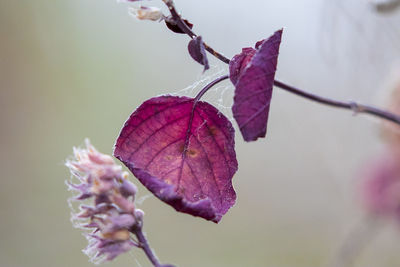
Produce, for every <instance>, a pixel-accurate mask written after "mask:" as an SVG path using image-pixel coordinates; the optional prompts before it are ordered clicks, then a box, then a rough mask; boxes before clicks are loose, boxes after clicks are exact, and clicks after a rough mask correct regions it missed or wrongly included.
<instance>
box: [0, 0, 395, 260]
mask: <svg viewBox="0 0 400 267" xmlns="http://www.w3.org/2000/svg"><path fill="white" fill-rule="evenodd" d="M145 4H149V5H156V6H159V7H162V4H161V1H150V2H146V3H145ZM176 4H177V6H178V9H179V10H180V11H181V12H182V14H183V16H184V17H186V18H189V19H190V21H191V22H192V23H193V24H194V25H195V27H194V30H195V31H196V32H197V33H199V34H201V35H202V36H203V38H204V39H205V40H206V41H207V42H208V43H209V44H210V45H211V46H213V47H214V48H215V49H216V50H218V51H223V53H224V54H225V55H227V56H229V57H231V56H233V55H234V54H235V53H238V52H239V51H240V49H241V47H244V46H252V45H253V44H254V43H255V42H256V41H258V40H260V39H263V38H265V37H268V36H269V35H270V34H272V33H273V32H274V31H275V30H277V29H280V28H282V27H283V28H284V38H283V43H282V46H281V55H280V59H279V65H278V69H279V70H278V72H277V78H278V79H280V80H283V81H286V82H287V83H289V84H293V85H296V86H297V87H299V88H303V89H306V90H308V91H311V92H314V93H317V94H320V95H323V96H329V97H332V98H336V99H342V100H359V101H361V102H363V103H369V104H375V105H378V106H382V105H383V100H382V99H384V96H385V95H387V91H388V90H389V89H390V84H391V82H392V81H393V79H395V78H396V75H397V76H400V69H399V61H400V60H399V56H400V26H399V25H400V10H399V11H397V12H396V11H394V12H391V13H384V14H382V13H377V12H376V11H375V10H374V9H373V8H372V4H371V1H364V0H363V1H360V0H297V1H292V0H279V1H277V0H276V1H272V0H268V1H265V0H247V1H237V0H229V1H221V0H220V1H211V0H202V1H194V0H191V1H189V0H186V1H184V0H176ZM128 7H129V4H126V3H117V2H116V1H114V0H68V1H61V0H53V1H48V0H35V1H28V0H19V1H11V0H0V111H1V112H0V133H1V139H0V148H1V152H0V170H1V180H0V266H4V267H39V266H40V267H41V266H57V267H67V266H82V267H84V266H93V264H92V263H90V262H88V258H87V256H86V255H84V254H83V253H82V252H81V250H82V249H83V248H84V247H85V246H86V240H85V238H84V237H83V236H82V235H81V231H80V230H78V229H74V228H73V227H72V225H71V222H70V219H69V217H70V210H69V207H68V205H67V198H68V197H70V192H68V191H67V189H66V186H65V184H64V182H65V180H66V179H67V178H68V177H69V173H68V171H67V169H66V168H65V167H64V166H63V164H64V162H65V159H66V157H67V156H68V155H70V154H71V153H72V146H76V145H82V144H83V140H84V138H85V137H89V138H90V139H91V141H92V143H93V144H94V145H95V146H97V147H98V149H99V150H100V151H102V152H105V153H111V152H112V147H113V144H114V140H115V139H116V137H117V136H118V133H119V130H120V128H121V127H122V125H123V123H124V121H125V120H126V119H127V117H128V116H129V114H130V113H131V112H132V111H133V110H134V109H135V108H136V107H137V106H138V105H139V104H140V103H141V102H143V101H144V100H146V99H147V98H150V97H152V96H154V95H159V94H165V93H180V94H188V95H193V94H194V93H195V92H196V90H199V89H200V88H199V87H195V85H196V82H197V81H202V82H200V83H197V84H199V86H201V84H204V82H205V81H207V80H209V79H211V78H213V77H215V76H216V75H217V74H221V73H226V70H227V67H226V66H225V65H223V64H221V63H219V62H218V61H216V60H215V59H213V58H211V57H210V61H211V64H212V69H211V71H208V72H207V73H206V74H204V75H203V74H202V68H201V66H200V65H198V64H197V63H196V62H194V61H193V60H191V58H190V57H189V55H188V54H187V52H186V45H187V42H188V37H186V36H183V35H176V34H173V33H172V32H170V31H168V30H166V28H165V26H164V25H163V23H156V22H141V21H137V20H136V19H134V18H132V17H131V16H129V15H128V11H127V10H128ZM396 71H397V72H396ZM232 92H233V87H232V86H230V85H229V83H228V82H225V83H223V84H221V86H219V87H218V88H216V89H214V90H213V91H211V92H210V93H209V94H208V95H207V99H208V100H209V101H211V103H213V104H214V105H217V106H220V107H221V110H222V111H223V112H224V113H225V114H226V115H227V116H228V117H230V118H232V115H231V113H230V111H229V108H224V107H223V106H229V104H230V102H231V101H230V99H231V97H232ZM235 127H236V125H235ZM378 128H379V122H378V121H377V120H375V119H371V118H368V117H366V116H362V115H359V116H353V115H352V114H351V112H349V111H341V110H334V109H331V108H329V107H324V106H321V105H318V104H314V103H311V102H309V101H306V100H304V99H301V98H298V97H296V96H294V95H291V94H288V93H286V92H284V91H281V90H280V89H276V90H275V91H274V95H273V102H272V106H271V111H270V122H269V132H268V137H267V138H266V139H262V140H260V141H258V142H257V143H250V144H245V143H244V142H243V141H242V138H241V136H240V135H239V134H237V141H236V142H237V148H236V149H237V155H238V161H239V171H238V173H237V174H236V175H235V176H234V180H233V182H234V186H235V189H236V191H237V194H238V200H237V204H236V205H235V206H234V207H233V208H232V209H231V210H230V211H229V212H228V213H227V215H225V217H224V218H223V220H222V221H221V223H220V224H218V225H216V224H214V223H210V222H206V221H204V220H202V219H199V218H194V217H191V216H189V215H185V214H180V213H176V212H175V211H174V210H173V209H172V208H171V207H169V206H167V205H165V204H163V203H161V202H160V201H159V200H157V199H156V198H154V197H153V196H151V195H150V194H149V192H148V191H147V190H146V189H145V188H143V187H140V197H142V198H144V200H143V201H142V204H140V207H141V208H142V209H144V210H145V212H146V216H145V230H146V232H147V235H148V238H149V240H150V242H151V244H152V246H153V248H154V249H155V250H156V252H157V255H158V256H159V257H160V258H161V260H162V262H166V263H174V264H176V265H178V266H190V267H192V266H193V267H197V266H210V267H212V266H221V267H223V266H230V267H233V266H238V267H239V266H254V267H258V266H260V267H261V266H271V267H272V266H276V267H294V266H295V267H302V266H304V267H306V266H307V267H309V266H326V265H327V264H328V263H329V262H330V261H331V259H332V257H333V255H334V254H335V251H337V248H338V247H339V246H340V244H341V242H342V240H343V239H345V237H346V235H347V234H348V233H349V232H350V231H351V229H353V228H354V227H357V225H358V224H360V221H362V218H363V216H364V211H363V209H362V207H361V205H360V203H359V201H358V197H357V194H356V192H357V184H358V182H359V180H360V177H359V176H358V173H359V170H360V168H362V166H363V164H365V162H366V161H367V160H368V159H369V158H371V156H374V155H375V154H377V153H379V152H380V151H381V150H382V141H381V140H380V137H379V130H378ZM132 179H133V180H134V181H136V180H135V178H133V177H132ZM361 224H362V223H361ZM399 251H400V229H399V225H397V224H396V223H394V222H390V221H387V222H385V223H383V224H382V226H381V228H380V229H379V231H378V233H377V234H376V235H375V237H374V238H373V239H372V238H371V241H368V244H366V248H365V250H363V252H362V253H361V255H360V257H359V258H358V260H357V263H356V265H357V266H371V267H372V266H382V267H383V266H388V267H391V266H392V267H396V266H399V265H400V256H399V255H400V254H399ZM107 266H132V267H139V266H143V267H145V266H150V265H149V262H148V261H147V259H146V258H145V257H144V256H143V254H142V252H141V251H138V250H133V251H132V252H131V253H128V254H126V255H123V256H121V257H119V258H117V259H116V260H115V261H114V262H112V263H109V264H107Z"/></svg>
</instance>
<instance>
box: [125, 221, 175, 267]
mask: <svg viewBox="0 0 400 267" xmlns="http://www.w3.org/2000/svg"><path fill="white" fill-rule="evenodd" d="M142 225H143V224H142V222H139V223H137V224H136V225H135V227H133V228H132V229H131V232H132V233H133V234H134V235H135V236H136V237H137V239H138V241H139V243H138V244H139V247H140V248H141V249H143V251H144V253H145V254H146V256H147V258H148V259H149V260H150V261H151V263H152V264H153V266H154V267H174V266H173V265H169V264H161V263H160V261H159V260H158V258H157V257H156V255H155V254H154V252H153V250H152V249H151V247H150V245H149V242H148V241H147V238H146V236H145V234H144V233H143V229H142V228H143V227H142Z"/></svg>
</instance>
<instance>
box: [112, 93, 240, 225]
mask: <svg viewBox="0 0 400 267" xmlns="http://www.w3.org/2000/svg"><path fill="white" fill-rule="evenodd" d="M114 155H115V156H116V157H117V158H118V159H120V160H121V161H122V162H123V163H124V164H125V165H126V166H127V167H128V168H129V169H130V170H131V171H132V173H133V174H134V175H135V176H136V177H137V178H138V179H139V180H140V182H141V183H142V184H143V185H144V186H146V187H147V188H148V189H149V190H150V191H151V192H152V193H153V194H154V195H155V196H157V197H158V198H159V199H161V200H162V201H164V202H166V203H167V204H169V205H171V206H172V207H174V208H175V209H176V210H177V211H180V212H184V213H188V214H191V215H194V216H199V217H203V218H204V219H207V220H211V221H213V222H218V221H219V220H220V219H221V217H222V216H223V215H224V214H225V213H226V212H227V211H228V209H229V208H230V207H232V206H233V204H234V203H235V199H236V194H235V191H234V189H233V187H232V177H233V175H234V173H235V172H236V170H237V161H236V154H235V150H234V129H233V127H232V124H231V123H230V121H229V120H228V119H227V118H226V117H225V116H223V115H222V114H221V113H220V112H219V111H218V110H217V109H216V108H215V107H213V106H211V105H210V104H208V103H206V102H195V100H194V99H193V98H188V97H176V96H160V97H155V98H151V99H149V100H147V101H146V102H144V103H143V104H142V105H141V106H140V107H139V108H138V109H137V110H136V111H135V112H133V114H132V115H131V116H130V118H129V119H128V120H127V122H126V123H125V125H124V127H123V128H122V131H121V133H120V136H119V137H118V139H117V142H116V145H115V149H114Z"/></svg>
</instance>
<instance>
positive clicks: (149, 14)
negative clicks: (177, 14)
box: [130, 6, 164, 21]
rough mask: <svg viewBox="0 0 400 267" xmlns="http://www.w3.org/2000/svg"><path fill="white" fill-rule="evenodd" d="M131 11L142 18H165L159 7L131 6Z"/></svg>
mask: <svg viewBox="0 0 400 267" xmlns="http://www.w3.org/2000/svg"><path fill="white" fill-rule="evenodd" d="M130 13H131V14H132V15H133V16H135V17H136V18H137V19H140V20H152V21H159V20H161V19H162V18H163V16H164V15H163V14H162V12H161V10H160V9H159V8H157V7H145V6H141V7H139V8H131V9H130Z"/></svg>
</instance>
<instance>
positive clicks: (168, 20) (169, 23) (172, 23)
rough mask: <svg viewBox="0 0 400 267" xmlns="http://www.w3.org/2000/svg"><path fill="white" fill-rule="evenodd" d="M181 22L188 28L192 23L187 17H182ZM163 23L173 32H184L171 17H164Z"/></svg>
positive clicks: (191, 26) (190, 27)
mask: <svg viewBox="0 0 400 267" xmlns="http://www.w3.org/2000/svg"><path fill="white" fill-rule="evenodd" d="M183 22H185V24H186V25H187V26H188V27H189V29H192V28H193V24H192V23H190V22H189V21H188V20H187V19H184V20H183ZM165 25H167V28H168V29H170V30H171V31H173V32H174V33H181V34H186V33H185V32H184V31H183V30H182V29H181V28H180V27H179V26H178V25H177V24H176V22H175V21H174V19H173V18H172V17H168V18H166V19H165Z"/></svg>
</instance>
